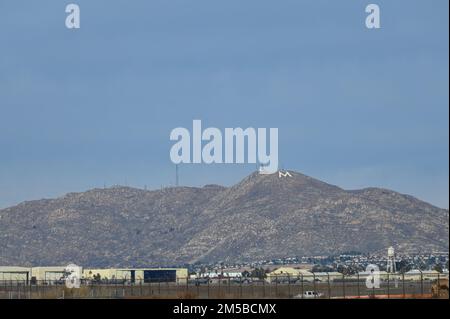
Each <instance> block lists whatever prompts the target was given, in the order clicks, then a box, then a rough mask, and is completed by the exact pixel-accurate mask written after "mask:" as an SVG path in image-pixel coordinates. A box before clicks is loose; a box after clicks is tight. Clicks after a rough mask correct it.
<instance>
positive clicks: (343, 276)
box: [342, 274, 345, 299]
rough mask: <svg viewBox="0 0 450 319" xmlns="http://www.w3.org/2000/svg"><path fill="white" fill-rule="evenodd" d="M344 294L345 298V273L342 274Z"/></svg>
mask: <svg viewBox="0 0 450 319" xmlns="http://www.w3.org/2000/svg"><path fill="white" fill-rule="evenodd" d="M342 294H343V297H344V299H345V275H344V274H342Z"/></svg>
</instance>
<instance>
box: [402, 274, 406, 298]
mask: <svg viewBox="0 0 450 319" xmlns="http://www.w3.org/2000/svg"><path fill="white" fill-rule="evenodd" d="M402 289H403V299H405V298H406V290H405V273H404V272H403V273H402Z"/></svg>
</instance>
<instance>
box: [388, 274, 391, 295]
mask: <svg viewBox="0 0 450 319" xmlns="http://www.w3.org/2000/svg"><path fill="white" fill-rule="evenodd" d="M387 276H388V277H387V280H388V288H387V295H388V299H390V298H391V279H390V275H389V273H387Z"/></svg>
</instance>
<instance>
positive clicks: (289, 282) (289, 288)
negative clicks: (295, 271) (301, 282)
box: [288, 274, 291, 298]
mask: <svg viewBox="0 0 450 319" xmlns="http://www.w3.org/2000/svg"><path fill="white" fill-rule="evenodd" d="M288 298H291V276H290V275H289V274H288Z"/></svg>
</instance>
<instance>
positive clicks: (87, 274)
mask: <svg viewBox="0 0 450 319" xmlns="http://www.w3.org/2000/svg"><path fill="white" fill-rule="evenodd" d="M96 277H97V278H100V279H103V280H126V281H128V282H130V283H136V282H139V283H140V282H142V283H152V282H176V283H186V280H187V279H188V270H187V269H186V268H109V269H84V270H83V279H87V280H93V279H95V278H96Z"/></svg>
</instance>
